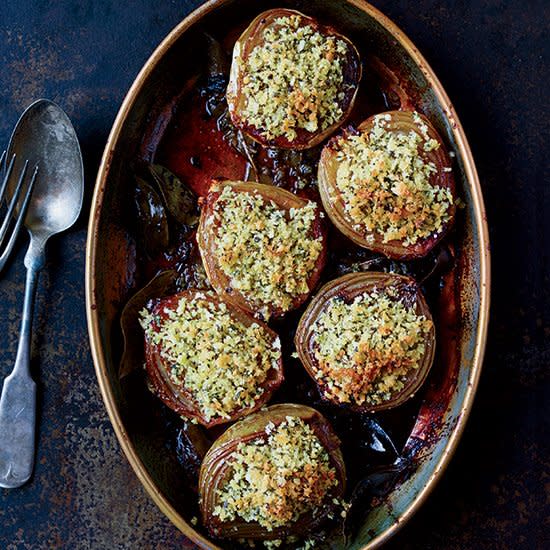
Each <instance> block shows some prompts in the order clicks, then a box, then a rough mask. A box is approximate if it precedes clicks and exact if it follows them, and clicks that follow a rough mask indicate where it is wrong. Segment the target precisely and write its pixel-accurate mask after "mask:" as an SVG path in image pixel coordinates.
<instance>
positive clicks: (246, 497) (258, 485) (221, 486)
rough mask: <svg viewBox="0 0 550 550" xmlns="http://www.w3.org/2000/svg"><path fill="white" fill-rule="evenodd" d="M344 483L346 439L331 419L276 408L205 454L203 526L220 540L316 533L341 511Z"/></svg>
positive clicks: (306, 410) (297, 408)
mask: <svg viewBox="0 0 550 550" xmlns="http://www.w3.org/2000/svg"><path fill="white" fill-rule="evenodd" d="M289 448H290V451H291V452H289ZM345 483H346V473H345V466H344V461H343V458H342V453H341V451H340V440H339V439H338V437H337V436H336V435H335V434H334V432H333V430H332V428H331V426H330V424H329V423H328V421H327V420H326V419H325V418H324V417H323V416H322V415H321V414H320V413H319V412H317V411H316V410H315V409H312V408H310V407H306V406H305V405H294V404H281V405H273V406H272V407H268V408H267V409H264V410H262V411H260V412H257V413H255V414H253V415H250V416H248V417H247V418H245V419H243V420H241V421H239V422H237V423H236V424H234V425H233V426H231V427H230V428H229V429H228V430H227V431H226V432H225V433H224V434H223V435H222V436H221V437H219V438H218V439H217V440H216V441H215V442H214V443H213V445H212V447H211V448H210V450H209V451H208V453H207V454H206V456H205V457H204V461H203V463H202V466H201V471H200V478H199V494H200V501H199V502H200V507H201V512H202V519H203V523H204V525H205V526H206V527H207V528H208V530H209V532H210V534H211V535H212V536H214V537H219V538H232V539H264V540H269V539H281V538H284V537H287V536H289V535H304V534H307V533H311V532H315V529H316V528H317V527H318V526H319V525H321V524H322V523H323V522H324V521H325V520H326V519H327V516H330V515H331V514H332V513H333V512H334V511H335V509H337V507H338V505H339V504H340V502H339V499H340V498H341V497H342V496H343V494H344V490H345Z"/></svg>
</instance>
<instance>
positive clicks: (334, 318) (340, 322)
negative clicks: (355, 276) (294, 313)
mask: <svg viewBox="0 0 550 550" xmlns="http://www.w3.org/2000/svg"><path fill="white" fill-rule="evenodd" d="M432 327H433V323H432V321H431V320H429V319H426V317H425V316H424V315H418V314H417V313H416V311H415V308H414V307H408V306H406V305H405V304H404V303H403V302H402V301H401V300H400V299H399V297H398V295H397V292H396V289H395V288H393V287H389V288H386V289H383V290H373V291H371V292H366V293H363V294H361V295H359V296H356V297H355V298H354V299H353V300H352V301H351V302H350V303H347V302H346V301H345V300H344V299H343V298H332V299H331V300H330V301H329V302H328V304H327V306H326V308H325V309H324V310H323V311H322V312H321V314H320V315H319V316H318V317H317V319H316V320H315V322H314V325H313V335H314V336H313V344H312V346H313V350H314V356H315V359H316V361H317V372H316V373H315V376H316V378H317V379H318V380H319V381H320V382H321V383H322V387H323V392H324V394H325V395H326V397H328V398H332V399H335V400H337V401H339V402H341V403H350V402H351V403H356V404H358V405H363V404H368V405H377V404H379V403H383V402H385V401H387V400H389V399H391V397H392V396H393V395H395V394H396V393H397V392H399V391H400V390H402V389H403V387H404V383H405V381H406V379H407V376H408V375H409V374H410V372H411V370H415V369H417V368H418V367H419V366H420V365H421V362H422V359H423V357H424V354H425V352H426V339H427V337H428V335H429V332H430V331H431V330H432Z"/></svg>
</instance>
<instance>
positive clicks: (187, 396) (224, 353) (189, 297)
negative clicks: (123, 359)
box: [140, 290, 283, 427]
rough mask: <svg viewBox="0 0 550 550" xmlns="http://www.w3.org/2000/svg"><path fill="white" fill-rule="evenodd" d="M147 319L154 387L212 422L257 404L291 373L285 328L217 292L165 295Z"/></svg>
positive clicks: (186, 412) (170, 402)
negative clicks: (281, 331)
mask: <svg viewBox="0 0 550 550" xmlns="http://www.w3.org/2000/svg"><path fill="white" fill-rule="evenodd" d="M140 322H141V325H142V327H143V329H144V331H145V357H146V370H147V375H148V380H149V385H150V388H151V390H152V391H153V393H155V394H156V395H157V396H158V397H159V398H160V399H161V400H162V401H163V402H164V403H165V404H166V405H167V406H168V407H170V408H171V409H173V410H174V411H176V412H177V413H178V414H180V415H181V416H183V417H185V418H188V419H190V420H194V421H197V422H199V423H200V424H202V425H204V426H206V427H211V426H215V425H217V424H222V423H225V422H229V421H233V420H236V419H237V418H240V417H242V416H245V415H247V414H249V413H251V412H254V411H255V410H257V409H259V408H260V407H261V406H262V405H264V404H265V403H266V402H267V401H268V400H269V398H270V397H271V394H272V392H273V391H274V390H275V389H277V388H278V387H279V386H280V384H281V383H282V381H283V368H282V360H281V343H280V341H279V337H278V336H277V334H276V333H275V332H273V331H272V330H271V329H270V328H269V327H267V326H266V325H265V324H263V323H262V322H260V321H258V320H256V319H254V318H253V317H251V316H250V315H248V314H247V313H246V312H244V311H242V310H240V309H238V308H235V307H233V306H231V305H229V304H226V303H224V302H223V301H222V300H221V299H220V298H219V297H218V296H217V295H216V294H215V293H214V292H207V291H201V290H185V291H183V292H180V293H179V294H176V295H174V296H170V297H169V298H164V299H162V300H157V301H156V302H154V305H153V306H152V307H151V308H150V310H149V311H143V312H142V314H141V321H140Z"/></svg>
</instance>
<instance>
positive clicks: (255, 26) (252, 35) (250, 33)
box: [227, 9, 362, 150]
mask: <svg viewBox="0 0 550 550" xmlns="http://www.w3.org/2000/svg"><path fill="white" fill-rule="evenodd" d="M292 15H298V16H300V17H301V18H303V19H305V20H306V22H307V24H308V25H309V26H311V27H313V28H314V29H315V30H316V31H318V32H319V33H320V34H322V35H325V36H335V37H336V38H338V39H340V40H343V41H344V42H345V43H346V44H347V45H348V46H349V54H348V56H347V58H346V59H345V61H344V63H343V67H342V70H343V75H344V81H345V82H346V83H350V84H351V86H350V88H349V90H348V91H347V92H346V96H345V98H344V100H343V101H342V103H341V104H340V107H341V108H342V116H341V117H340V119H339V120H337V121H336V122H335V123H334V124H331V125H330V126H329V127H328V128H326V129H325V130H322V131H317V132H308V131H307V130H305V129H304V128H296V134H297V136H296V139H294V140H292V141H289V140H288V139H287V138H286V137H285V136H279V137H277V138H274V139H267V138H265V137H264V136H263V135H262V129H261V128H257V127H256V126H253V125H250V124H247V123H246V121H245V120H243V119H242V118H241V117H240V116H239V103H240V99H241V81H242V78H243V76H244V74H243V66H244V63H243V60H244V59H246V58H247V57H248V55H250V52H251V51H252V50H253V49H254V47H255V46H257V45H258V44H259V41H258V37H259V36H260V33H261V31H263V30H264V29H265V28H266V27H267V26H269V25H270V24H271V23H272V22H273V21H275V19H278V18H279V17H288V16H292ZM361 75H362V65H361V60H360V56H359V52H358V51H357V48H356V47H355V46H354V45H353V43H352V42H351V41H350V40H349V39H348V38H346V37H345V36H343V35H342V34H340V33H338V32H336V31H335V30H334V29H333V28H332V27H330V26H327V25H321V24H320V23H319V22H318V21H316V20H315V19H314V18H312V17H309V16H307V15H305V14H303V13H301V12H299V11H296V10H288V9H273V10H267V11H264V12H263V13H261V14H260V15H258V17H256V18H255V19H254V20H253V21H252V23H250V25H249V26H248V27H247V29H246V30H245V31H244V32H243V34H242V35H241V36H240V37H239V39H238V40H237V42H236V43H235V47H234V49H233V59H232V63H231V72H230V75H229V84H228V86H227V104H228V106H229V114H230V116H231V120H232V121H233V124H235V126H237V127H238V128H240V129H241V130H242V131H243V132H245V133H246V134H247V135H249V136H250V137H251V138H252V139H254V140H255V141H257V142H258V143H260V144H262V145H264V146H276V147H281V148H284V149H297V150H299V149H309V148H311V147H314V146H315V145H318V144H319V143H321V142H322V141H323V140H324V139H326V138H327V137H328V136H330V135H331V134H332V133H333V132H335V131H336V129H337V128H339V127H340V126H341V125H342V123H343V122H344V121H345V120H346V119H347V118H348V116H349V114H350V113H351V111H352V109H353V105H354V103H355V98H356V96H357V90H358V89H359V83H360V81H361Z"/></svg>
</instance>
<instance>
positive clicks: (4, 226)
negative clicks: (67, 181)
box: [0, 160, 29, 246]
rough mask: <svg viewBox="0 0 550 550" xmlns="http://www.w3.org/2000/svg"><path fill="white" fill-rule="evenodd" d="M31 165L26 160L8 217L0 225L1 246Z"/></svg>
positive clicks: (9, 207)
mask: <svg viewBox="0 0 550 550" xmlns="http://www.w3.org/2000/svg"><path fill="white" fill-rule="evenodd" d="M28 166H29V161H28V160H26V161H25V165H24V166H23V170H21V174H20V175H19V180H18V181H17V186H16V187H15V190H14V191H13V196H12V198H11V200H10V204H9V206H8V211H7V212H6V217H5V218H4V222H3V223H2V227H0V246H2V243H3V241H4V237H5V236H6V232H7V230H8V227H9V225H10V221H11V217H12V215H13V211H14V210H15V205H16V204H17V202H18V201H19V195H20V194H21V188H22V187H23V182H24V181H25V175H26V173H27V167H28Z"/></svg>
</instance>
